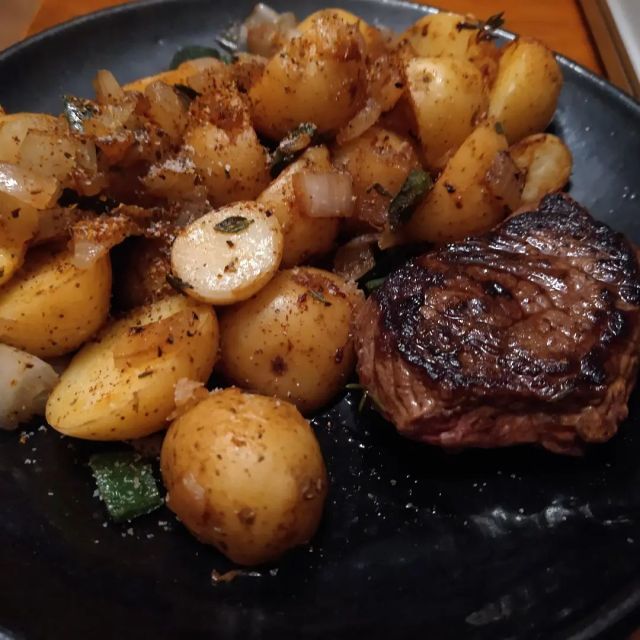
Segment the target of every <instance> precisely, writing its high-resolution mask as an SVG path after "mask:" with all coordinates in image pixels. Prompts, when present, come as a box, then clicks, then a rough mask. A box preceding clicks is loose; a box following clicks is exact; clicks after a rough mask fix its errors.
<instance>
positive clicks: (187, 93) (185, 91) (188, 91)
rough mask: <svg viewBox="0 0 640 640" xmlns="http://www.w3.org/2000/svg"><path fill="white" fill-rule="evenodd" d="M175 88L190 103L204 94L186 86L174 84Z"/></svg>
mask: <svg viewBox="0 0 640 640" xmlns="http://www.w3.org/2000/svg"><path fill="white" fill-rule="evenodd" d="M173 88H174V89H175V90H176V91H177V92H178V93H179V94H180V95H181V96H182V97H184V98H186V99H187V100H188V101H189V102H191V101H192V100H195V99H196V98H198V97H199V96H201V95H202V94H201V93H200V92H199V91H196V90H195V89H193V88H192V87H190V86H189V85H186V84H180V83H178V84H174V85H173Z"/></svg>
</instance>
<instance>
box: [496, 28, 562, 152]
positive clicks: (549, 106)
mask: <svg viewBox="0 0 640 640" xmlns="http://www.w3.org/2000/svg"><path fill="white" fill-rule="evenodd" d="M561 89H562V72H561V71H560V66H559V65H558V62H557V61H556V58H555V56H554V55H553V52H552V51H550V50H549V49H548V48H547V47H546V46H545V45H543V44H542V43H541V42H538V41H537V40H534V39H533V38H518V40H515V41H514V42H512V43H511V44H509V45H508V46H507V47H506V48H505V50H504V52H503V54H502V57H501V58H500V65H499V67H498V77H497V78H496V81H495V83H494V85H493V88H492V90H491V98H490V101H489V116H490V117H492V118H493V119H495V120H496V121H497V122H500V123H501V124H502V126H503V127H504V131H505V134H506V136H507V139H508V140H509V142H510V143H512V144H513V143H514V142H518V141H519V140H522V138H524V137H525V136H528V135H531V134H532V133H540V132H541V131H544V129H545V127H546V126H547V125H548V124H549V122H551V118H553V114H554V113H555V111H556V107H557V105H558V96H559V95H560V90H561Z"/></svg>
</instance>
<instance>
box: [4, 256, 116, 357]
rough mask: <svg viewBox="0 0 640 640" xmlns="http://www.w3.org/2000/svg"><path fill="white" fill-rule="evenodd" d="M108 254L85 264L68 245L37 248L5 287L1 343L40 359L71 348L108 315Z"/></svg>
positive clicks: (92, 332) (94, 330)
mask: <svg viewBox="0 0 640 640" xmlns="http://www.w3.org/2000/svg"><path fill="white" fill-rule="evenodd" d="M110 298H111V264H110V261H109V255H108V254H105V255H104V256H103V257H101V258H99V259H98V260H96V261H95V262H94V263H93V264H92V265H91V266H89V267H88V268H86V269H80V268H78V267H76V266H75V265H74V264H73V261H72V254H71V252H70V251H69V250H68V249H58V248H52V247H49V246H42V247H37V248H35V249H32V250H31V251H30V252H29V253H28V254H27V258H26V260H25V264H24V266H23V267H22V268H21V269H20V271H19V272H18V273H16V274H15V275H14V276H13V278H12V279H11V280H10V281H9V282H8V283H7V284H5V285H4V286H3V287H1V288H0V342H4V343H6V344H9V345H11V346H14V347H17V348H18V349H24V350H25V351H28V352H29V353H32V354H34V355H36V356H39V357H41V358H50V357H54V356H60V355H63V354H65V353H70V352H71V351H73V350H74V349H77V348H78V347H79V346H80V345H81V344H83V343H84V342H85V341H86V340H88V339H89V338H91V337H92V336H93V335H94V334H95V333H96V332H97V331H98V329H100V327H101V326H102V325H103V323H104V322H105V320H106V319H107V315H108V313H109V301H110Z"/></svg>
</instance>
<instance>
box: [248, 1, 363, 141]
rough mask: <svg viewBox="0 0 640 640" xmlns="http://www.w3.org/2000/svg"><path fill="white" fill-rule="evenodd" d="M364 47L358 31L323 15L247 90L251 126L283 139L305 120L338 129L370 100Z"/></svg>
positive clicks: (326, 128)
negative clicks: (252, 124) (251, 120)
mask: <svg viewBox="0 0 640 640" xmlns="http://www.w3.org/2000/svg"><path fill="white" fill-rule="evenodd" d="M365 57H366V52H365V44H364V41H363V39H362V36H361V35H360V32H359V30H358V27H357V26H356V25H353V24H348V23H346V22H345V21H344V20H342V19H341V18H340V16H338V15H331V14H326V13H323V14H322V15H320V16H318V18H317V19H314V20H313V21H311V23H310V24H309V26H308V28H307V29H306V30H305V31H304V32H303V33H302V34H301V35H300V36H298V37H295V38H292V39H291V40H290V41H289V42H288V43H287V44H285V46H284V47H283V48H282V50H281V52H280V53H279V54H277V55H275V56H273V58H271V59H270V60H269V62H268V63H267V66H266V68H265V70H264V73H263V75H262V77H261V78H260V79H259V80H258V81H257V82H256V84H254V85H253V87H252V88H251V90H250V91H249V97H250V99H251V103H252V105H253V123H254V126H255V128H256V130H257V131H259V132H260V133H262V134H263V135H265V136H267V137H269V138H272V139H274V140H279V139H280V138H282V137H283V136H284V135H285V134H286V133H287V132H288V131H290V130H291V129H293V128H294V127H296V126H297V125H298V124H300V123H301V122H313V123H314V124H315V125H316V126H317V127H318V131H319V132H320V133H327V132H332V131H336V130H338V129H340V128H341V127H343V126H344V125H346V124H347V122H349V120H351V118H352V117H353V116H354V115H355V114H356V112H357V111H358V110H359V109H360V108H361V107H362V106H363V104H364V100H365V97H366V86H367V85H366V65H365Z"/></svg>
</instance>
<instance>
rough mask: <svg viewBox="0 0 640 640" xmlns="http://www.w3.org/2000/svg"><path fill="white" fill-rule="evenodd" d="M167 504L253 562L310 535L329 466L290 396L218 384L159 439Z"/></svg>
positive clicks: (233, 555) (198, 531)
mask: <svg viewBox="0 0 640 640" xmlns="http://www.w3.org/2000/svg"><path fill="white" fill-rule="evenodd" d="M160 466H161V470H162V479H163V481H164V484H165V487H166V488H167V506H168V507H169V508H170V509H171V510H172V511H173V512H174V513H175V514H176V515H177V516H178V517H179V518H180V520H181V522H182V523H183V524H184V525H185V526H186V527H187V529H189V531H191V533H193V535H194V536H195V537H196V538H198V540H200V541H201V542H204V543H206V544H211V545H214V546H215V547H217V548H218V549H219V550H220V551H221V552H222V553H223V554H225V555H226V556H227V557H228V558H229V559H230V560H232V561H233V562H236V563H238V564H241V565H256V564H262V563H264V562H269V561H272V560H275V559H277V558H278V557H279V556H281V555H282V554H283V553H284V552H285V551H287V550H289V549H291V548H293V547H296V546H298V545H302V544H305V543H307V542H309V540H310V539H311V538H312V537H313V535H314V533H315V532H316V529H317V528H318V524H319V523H320V519H321V517H322V509H323V506H324V502H325V499H326V495H327V487H328V480H327V472H326V469H325V465H324V460H323V459H322V452H321V451H320V447H319V446H318V441H317V440H316V437H315V435H314V433H313V430H312V429H311V427H310V426H309V424H308V422H307V421H306V420H304V418H303V417H302V416H301V415H300V414H299V413H298V411H297V410H296V408H295V407H294V406H293V405H291V404H289V403H288V402H283V401H282V400H277V399H275V398H265V397H262V396H257V395H251V394H249V393H244V392H242V391H240V390H239V389H234V388H231V389H224V390H222V391H217V392H215V393H212V394H211V395H209V397H208V398H206V399H205V400H202V401H201V402H200V403H199V404H197V405H196V406H195V407H194V408H193V409H190V410H189V411H188V412H187V413H185V414H184V415H182V416H181V417H179V418H178V419H177V420H175V421H174V422H173V424H172V425H171V427H170V428H169V431H168V433H167V437H166V438H165V439H164V442H163V445H162V453H161V457H160Z"/></svg>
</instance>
